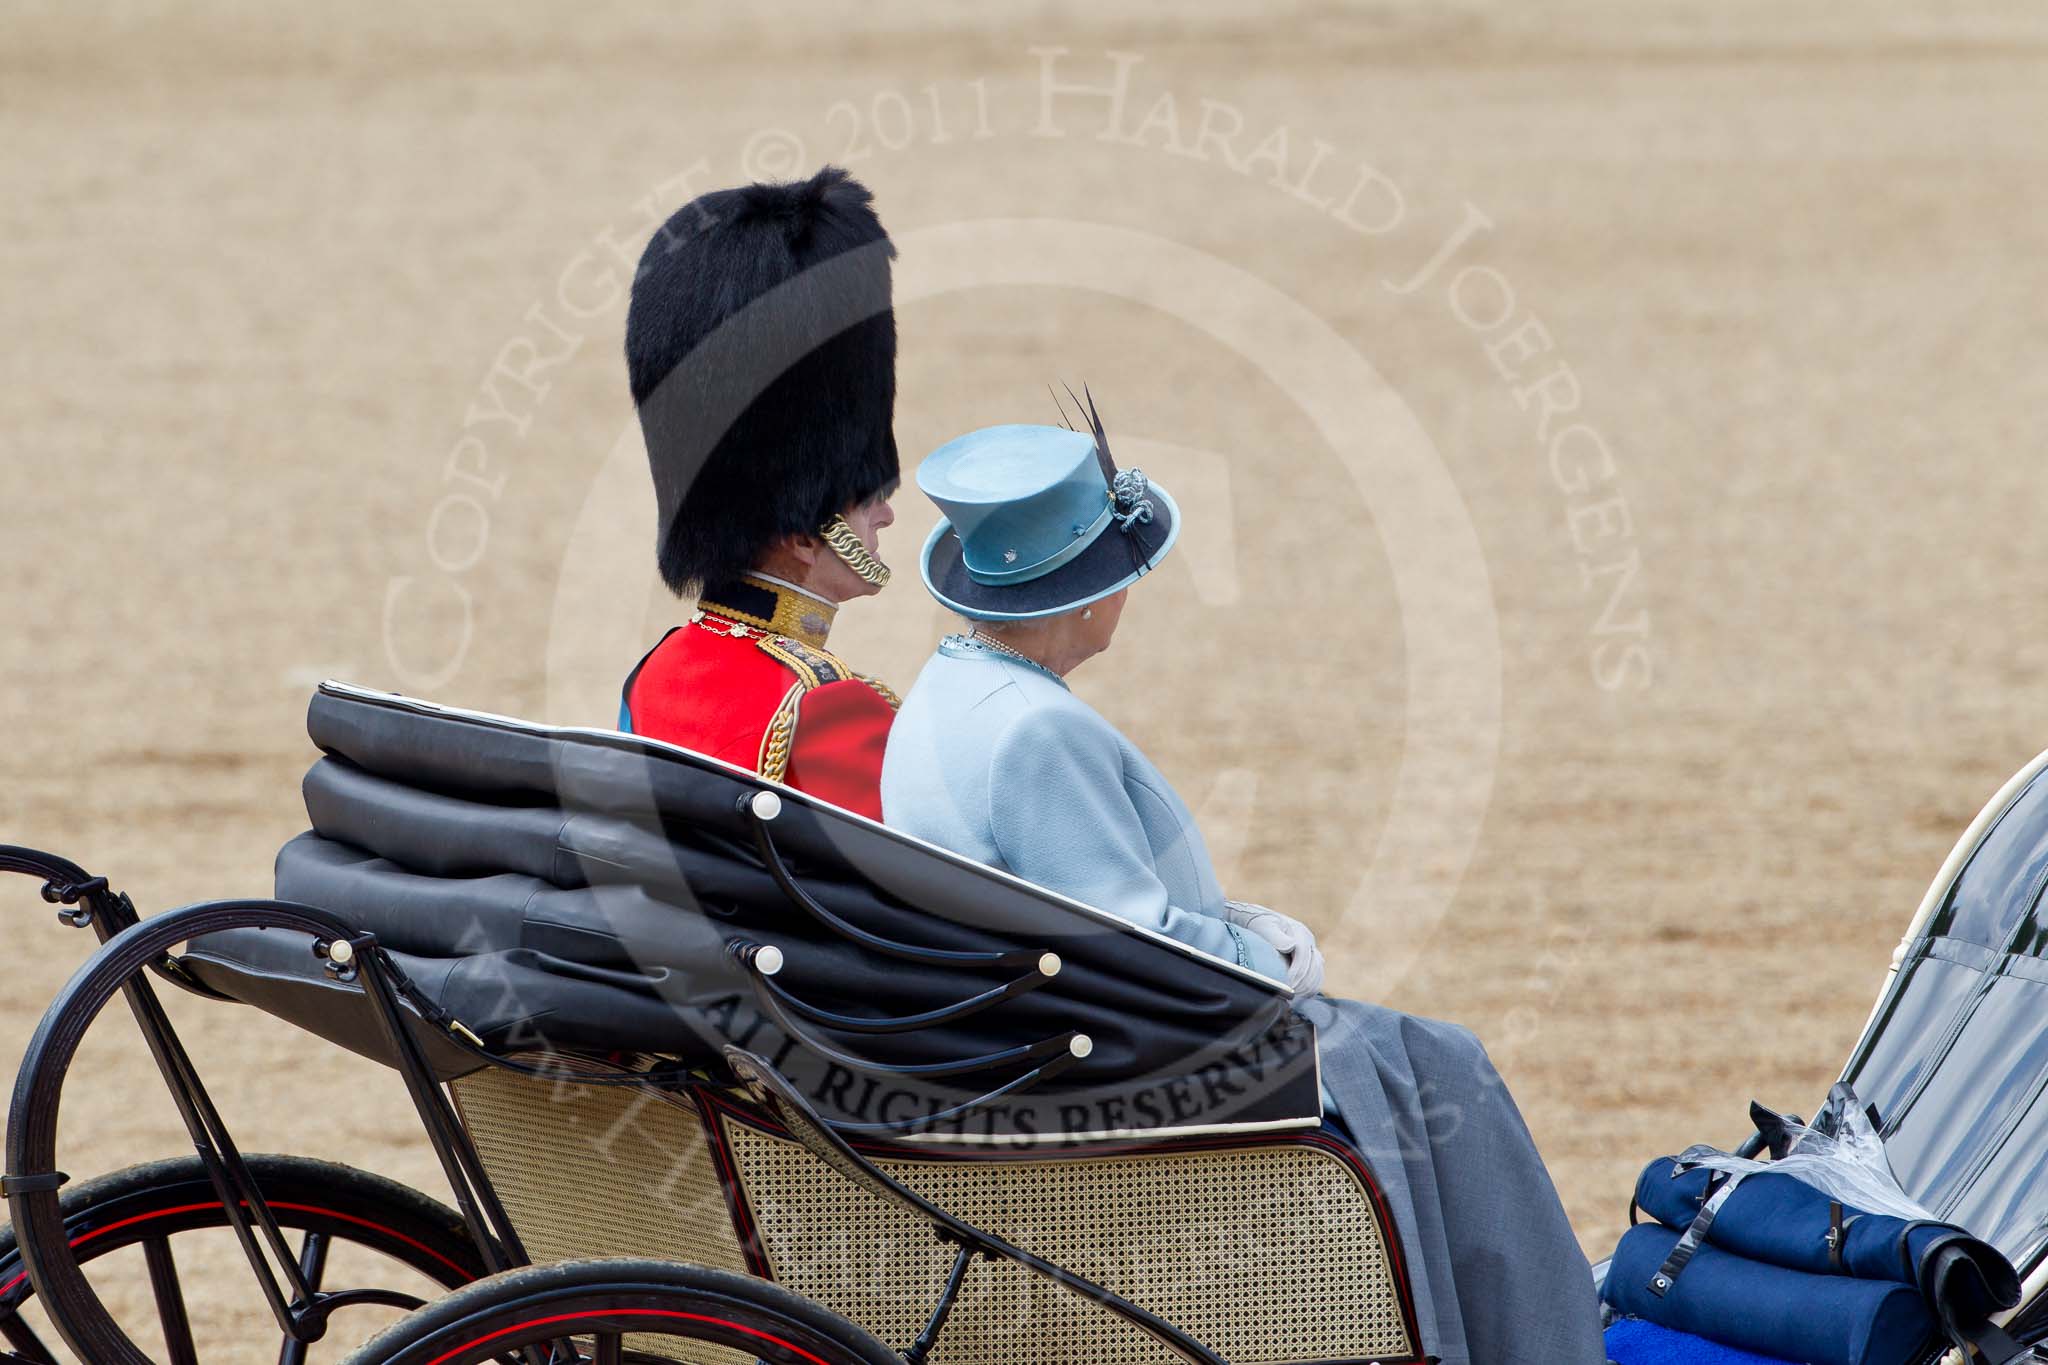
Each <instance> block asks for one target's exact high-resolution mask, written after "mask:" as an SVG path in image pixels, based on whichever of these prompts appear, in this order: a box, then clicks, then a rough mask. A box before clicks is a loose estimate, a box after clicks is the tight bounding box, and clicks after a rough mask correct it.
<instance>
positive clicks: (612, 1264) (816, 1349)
mask: <svg viewBox="0 0 2048 1365" xmlns="http://www.w3.org/2000/svg"><path fill="white" fill-rule="evenodd" d="M563 1342H573V1343H574V1344H575V1349H576V1356H575V1357H574V1361H573V1362H572V1361H571V1360H570V1358H569V1357H568V1356H567V1355H566V1353H558V1354H556V1355H555V1356H554V1361H555V1362H556V1365H578V1363H580V1365H628V1362H635V1361H671V1360H684V1361H689V1360H697V1359H700V1358H702V1357H700V1356H699V1355H698V1354H696V1353H692V1352H688V1351H686V1350H685V1349H684V1348H685V1347H687V1346H689V1345H692V1344H695V1345H700V1346H722V1347H727V1348H730V1349H731V1350H736V1351H739V1352H741V1353H742V1354H743V1356H744V1357H745V1358H747V1359H758V1360H761V1361H765V1362H767V1363H768V1365H902V1361H903V1358H902V1357H901V1356H899V1355H897V1354H896V1353H895V1352H893V1351H891V1350H890V1349H889V1348H888V1347H886V1346H884V1345H883V1344H882V1343H881V1342H879V1341H876V1340H875V1339H874V1338H873V1337H871V1336H869V1335H868V1334H867V1333H866V1332H864V1331H862V1330H861V1329H860V1328H858V1327H856V1326H854V1325H853V1324H852V1323H850V1322H848V1321H847V1320H846V1319H845V1318H842V1317H840V1316H839V1315H838V1314H837V1313H834V1312H832V1311H831V1310H829V1309H827V1308H824V1307H821V1306H820V1305H818V1304H815V1303H812V1302H811V1301H810V1300H809V1299H805V1298H801V1297H799V1296H797V1295H795V1294H792V1293H790V1292H789V1291H788V1290H787V1289H784V1288H783V1287H782V1286H780V1285H777V1284H771V1283H769V1282H768V1281H766V1280H757V1279H753V1278H750V1277H749V1276H745V1275H735V1274H732V1273H730V1272H728V1271H723V1270H710V1269H707V1268H705V1267H703V1266H694V1265H680V1264H677V1263H676V1262H673V1261H634V1260H605V1261H563V1262H560V1263H558V1264H555V1265H545V1266H529V1267H526V1268H524V1269H520V1270H508V1271H505V1272H504V1273H503V1274H500V1275H493V1276H491V1277H490V1278H489V1279H487V1280H478V1281H477V1282H476V1283H475V1284H473V1285H470V1286H469V1287H467V1288H465V1289H459V1290H457V1291H456V1292H455V1293H453V1294H450V1295H449V1296H448V1297H447V1298H445V1299H442V1300H440V1301H439V1302H438V1303H435V1304H432V1305H430V1306H429V1307H427V1308H425V1309H423V1310H421V1311H420V1312H417V1313H414V1314H412V1315H411V1316H410V1317H406V1318H403V1319H401V1320H400V1321H399V1322H397V1323H395V1324H394V1325H392V1326H391V1327H389V1328H387V1329H386V1330H385V1331H384V1332H383V1333H381V1334H380V1335H378V1336H377V1337H376V1338H375V1339H374V1340H372V1341H370V1342H369V1343H368V1344H367V1345H365V1346H364V1347H363V1348H362V1350H360V1351H358V1352H357V1353H356V1354H355V1355H352V1356H350V1357H349V1359H348V1365H485V1363H486V1362H490V1363H491V1365H496V1363H497V1362H500V1361H506V1360H516V1359H535V1358H537V1359H540V1360H547V1359H548V1358H549V1356H548V1350H549V1349H550V1348H551V1346H552V1345H553V1344H556V1343H563ZM523 1348H531V1352H532V1354H522V1350H523ZM709 1358H711V1359H730V1358H731V1357H730V1356H728V1355H725V1354H723V1353H720V1354H715V1355H712V1356H710V1357H709Z"/></svg>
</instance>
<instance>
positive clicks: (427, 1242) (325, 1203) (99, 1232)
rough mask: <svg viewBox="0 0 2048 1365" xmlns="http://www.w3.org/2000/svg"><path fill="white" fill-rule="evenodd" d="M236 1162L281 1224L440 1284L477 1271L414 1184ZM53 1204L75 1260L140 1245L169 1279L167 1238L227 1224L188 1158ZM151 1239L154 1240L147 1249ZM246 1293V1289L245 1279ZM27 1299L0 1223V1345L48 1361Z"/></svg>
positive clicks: (336, 1170)
mask: <svg viewBox="0 0 2048 1365" xmlns="http://www.w3.org/2000/svg"><path fill="white" fill-rule="evenodd" d="M246 1159H247V1162H248V1165H249V1170H250V1173H251V1175H253V1176H254V1177H255V1180H256V1184H257V1187H258V1188H259V1189H261V1190H262V1191H263V1195H264V1198H265V1200H266V1201H268V1202H269V1204H270V1207H271V1210H272V1212H273V1213H274V1214H275V1215H276V1217H277V1221H278V1223H279V1225H280V1226H281V1227H283V1228H284V1229H286V1230H288V1231H294V1232H302V1233H306V1234H309V1235H312V1236H314V1237H318V1238H321V1239H324V1241H325V1242H326V1243H328V1244H332V1243H347V1244H352V1245H355V1246H360V1247H367V1248H369V1249H370V1250H372V1251H376V1252H379V1253H381V1254H382V1255H384V1256H387V1257H389V1258H391V1259H392V1260H394V1261H397V1262H399V1263H400V1264H402V1265H404V1266H406V1267H408V1268H409V1269H411V1270H413V1271H416V1272H418V1273H419V1274H421V1275H423V1276H425V1277H427V1278H428V1279H430V1280H432V1281H433V1282H434V1283H435V1284H438V1285H440V1286H442V1287H443V1288H447V1289H453V1288H455V1287H457V1286H459V1285H464V1284H468V1283H469V1282H470V1281H472V1280H475V1279H477V1278H478V1277H480V1276H481V1275H482V1274H483V1273H484V1266H483V1262H482V1260H481V1259H480V1258H479V1257H478V1256H477V1253H476V1248H475V1246H474V1245H472V1244H471V1242H470V1240H469V1235H468V1233H467V1232H466V1231H465V1230H464V1229H463V1225H462V1219H461V1216H460V1215H458V1214H457V1213H456V1212H455V1211H454V1210H453V1209H450V1208H448V1207H447V1206H446V1205H443V1204H441V1203H438V1202H436V1201H435V1200H433V1199H430V1198H428V1197H427V1196H426V1195H424V1194H421V1193H420V1192H419V1191H417V1190H414V1189H410V1188H408V1187H407V1186H404V1185H401V1184H399V1183H398V1182H397V1181H395V1180H387V1179H385V1178H384V1177H383V1176H378V1175H372V1174H370V1173H369V1172H367V1171H359V1170H356V1169H354V1168H353V1167H349V1166H340V1165H336V1164H334V1163H333V1162H327V1161H315V1160H313V1159H311V1158H308V1157H296V1156H269V1155H261V1154H258V1155H252V1156H249V1157H247V1158H246ZM61 1208H62V1210H63V1217H64V1231H65V1234H66V1235H67V1237H68V1238H69V1239H70V1243H71V1247H72V1251H73V1254H74V1255H75V1256H76V1257H77V1258H78V1260H79V1261H80V1263H82V1264H83V1263H89V1262H91V1261H93V1260H96V1259H98V1258H99V1257H102V1256H105V1255H107V1254H108V1253H110V1252H114V1251H118V1250H120V1249H122V1248H124V1247H131V1246H136V1245H141V1246H143V1248H144V1253H145V1255H146V1256H161V1257H162V1258H163V1260H162V1264H164V1265H167V1266H170V1267H172V1270H171V1275H172V1281H171V1283H172V1285H173V1286H175V1283H176V1281H175V1274H176V1272H175V1264H176V1262H175V1258H174V1257H173V1256H171V1255H169V1254H168V1252H167V1250H166V1249H168V1248H169V1247H171V1246H173V1245H174V1242H173V1239H174V1238H175V1237H176V1236H177V1235H178V1234H180V1233H185V1232H191V1231H194V1230H197V1229H204V1228H223V1227H226V1226H227V1219H226V1214H225V1210H224V1209H223V1208H222V1206H221V1202H220V1198H219V1196H218V1195H216V1194H215V1193H214V1189H213V1184H212V1182H211V1181H209V1180H208V1179H207V1177H206V1171H205V1168H204V1167H202V1166H201V1165H200V1162H199V1158H198V1157H197V1156H188V1157H177V1158H173V1159H171V1160H169V1161H152V1162H148V1163H146V1164H144V1165H140V1166H130V1167H128V1168H126V1169H125V1170H120V1171H115V1172H113V1173H112V1174H109V1175H103V1176H100V1177H98V1178H97V1179H94V1180H89V1181H86V1182H85V1183H83V1184H81V1185H78V1186H76V1187H75V1188H72V1189H68V1190H66V1191H64V1193H63V1196H62V1200H61ZM152 1242H154V1243H157V1244H158V1246H157V1247H156V1248H152V1247H151V1246H150V1245H149V1244H150V1243H152ZM245 1273H246V1272H245ZM249 1292H250V1293H251V1294H252V1295H254V1294H256V1292H257V1290H256V1286H255V1284H254V1282H251V1283H250V1284H249ZM34 1297H35V1287H34V1286H33V1285H32V1284H30V1283H29V1281H28V1276H27V1273H26V1271H25V1270H24V1269H23V1267H22V1260H21V1254H20V1248H19V1247H17V1246H16V1244H15V1235H14V1229H13V1228H12V1227H10V1226H5V1225H0V1342H4V1343H5V1344H6V1346H7V1347H8V1348H10V1349H12V1350H14V1351H15V1352H17V1353H19V1354H21V1355H22V1356H24V1357H25V1358H26V1359H28V1360H31V1361H39V1360H48V1359H51V1358H53V1357H52V1349H51V1345H50V1344H49V1343H47V1342H44V1341H43V1340H42V1339H41V1337H40V1336H39V1335H38V1334H37V1333H36V1331H35V1329H34V1328H33V1327H31V1326H30V1325H29V1324H28V1322H27V1321H26V1320H24V1319H23V1318H21V1317H20V1316H18V1313H19V1310H20V1309H21V1308H22V1307H23V1306H24V1305H25V1304H27V1303H28V1302H29V1301H30V1300H32V1299H33V1298H34ZM165 1303H166V1300H165V1297H164V1296H163V1295H162V1294H161V1293H160V1294H159V1295H158V1308H159V1322H160V1323H162V1324H163V1325H164V1327H165V1329H166V1334H167V1336H166V1349H167V1350H170V1351H171V1353H172V1355H173V1356H175V1355H176V1353H177V1352H176V1348H174V1347H171V1346H170V1344H169V1338H170V1334H171V1333H174V1332H176V1331H177V1329H176V1328H175V1327H174V1326H172V1325H171V1324H170V1323H168V1322H165V1321H164V1316H163V1315H164V1313H165V1312H166V1311H182V1307H180V1309H178V1310H166V1307H165ZM345 1311H346V1310H344V1312H345ZM336 1326H337V1330H338V1331H346V1330H347V1319H346V1317H337V1318H336ZM359 1330H360V1329H359ZM188 1338H189V1333H188Z"/></svg>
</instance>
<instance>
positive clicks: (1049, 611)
mask: <svg viewBox="0 0 2048 1365" xmlns="http://www.w3.org/2000/svg"><path fill="white" fill-rule="evenodd" d="M1148 496H1150V497H1151V499H1152V520H1151V521H1149V522H1144V523H1140V524H1138V525H1134V526H1133V527H1131V529H1130V530H1128V531H1125V530H1123V529H1121V528H1120V527H1118V526H1117V525H1116V524H1115V523H1114V522H1112V523H1111V524H1110V525H1108V526H1105V527H1104V528H1103V529H1102V531H1101V532H1100V533H1098V534H1097V535H1096V537H1095V539H1094V541H1092V542H1091V543H1090V544H1089V546H1088V548H1087V549H1085V550H1083V551H1081V553H1080V554H1078V555H1075V556H1074V557H1073V558H1072V559H1070V560H1068V561H1067V562H1066V563H1064V564H1062V565H1060V566H1059V567H1058V568H1056V569H1054V570H1052V571H1051V572H1050V573H1047V574H1044V575H1042V576H1040V577H1038V578H1031V579H1026V580H1025V581H1024V582H1021V583H982V582H978V581H976V580H975V578H974V577H973V576H972V575H971V574H969V573H968V572H967V565H966V562H965V560H964V559H963V558H962V550H961V545H960V537H959V536H958V535H957V534H956V533H955V532H954V530H953V524H952V523H951V522H949V521H947V520H946V519H945V518H944V517H941V518H940V519H939V524H938V525H937V526H935V527H933V528H932V533H931V536H930V538H929V539H927V540H926V541H925V543H924V554H923V562H922V564H921V567H922V569H923V571H924V585H925V587H926V588H927V589H929V590H930V592H931V595H932V596H933V597H935V598H937V599H938V600H939V605H941V606H943V607H945V608H946V609H947V610H949V611H955V612H958V613H959V614H960V615H962V616H967V617H972V618H974V619H975V620H980V621H1028V620H1032V619H1034V618H1037V617H1043V616H1059V615H1062V614H1064V613H1066V612H1070V611H1075V610H1078V609H1079V608H1081V607H1085V606H1087V605H1088V604H1089V603H1090V602H1099V601H1101V600H1102V599H1103V598H1105V597H1108V596H1109V595H1110V594H1111V593H1114V592H1119V591H1121V590H1122V589H1124V588H1127V587H1129V586H1130V585H1131V584H1133V583H1135V582H1137V581H1138V580H1139V579H1140V578H1142V577H1144V576H1145V575H1146V574H1148V573H1150V572H1152V570H1153V569H1155V568H1157V567H1158V566H1159V561H1161V560H1162V559H1165V558H1166V555H1167V552H1168V551H1169V550H1171V549H1172V548H1173V544H1174V542H1175V541H1176V540H1178V539H1179V538H1180V508H1179V507H1178V506H1177V505H1176V504H1175V503H1174V501H1173V498H1172V497H1171V496H1170V495H1169V494H1168V493H1167V491H1166V490H1165V489H1163V488H1161V487H1160V486H1159V485H1158V484H1157V483H1154V484H1152V486H1151V487H1150V489H1149V490H1148Z"/></svg>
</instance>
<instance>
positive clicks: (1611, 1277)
mask: <svg viewBox="0 0 2048 1365" xmlns="http://www.w3.org/2000/svg"><path fill="white" fill-rule="evenodd" d="M1716 1221H1717V1222H1718V1221H1719V1220H1716ZM1678 1237H1679V1234H1678V1232H1677V1231H1676V1230H1675V1229H1672V1228H1668V1227H1665V1226H1663V1225H1662V1224H1661V1223H1644V1224H1642V1225H1641V1226H1639V1227H1633V1228H1630V1229H1629V1230H1628V1232H1627V1233H1626V1234H1624V1235H1623V1237H1622V1239H1621V1245H1619V1246H1617V1247H1616V1248H1615V1249H1614V1261H1613V1263H1612V1264H1611V1265H1610V1266H1609V1267H1608V1270H1607V1283H1606V1287H1605V1288H1604V1289H1603V1290H1602V1297H1604V1298H1605V1299H1606V1300H1607V1302H1608V1303H1609V1304H1611V1305H1612V1306H1613V1307H1614V1309H1615V1310H1616V1311H1617V1312H1620V1313H1625V1314H1627V1315H1628V1316H1630V1317H1638V1318H1647V1319H1648V1320H1649V1321H1651V1322H1654V1323H1657V1324H1659V1325H1661V1326H1664V1327H1670V1328H1673V1329H1675V1330H1677V1331H1681V1332H1691V1333H1694V1334H1695V1335H1698V1336H1703V1337H1709V1338H1712V1339H1713V1340H1715V1341H1719V1342H1724V1343H1726V1344H1727V1345H1730V1346H1738V1347H1741V1348H1742V1349H1743V1350H1745V1351H1754V1352H1756V1353H1758V1354H1759V1355H1768V1356H1777V1357H1779V1358H1781V1359H1785V1360H1798V1361H1805V1362H1809V1365H1907V1362H1909V1361H1910V1360H1912V1359H1913V1357H1914V1356H1915V1355H1917V1354H1918V1353H1919V1352H1920V1351H1921V1350H1922V1349H1923V1348H1924V1347H1925V1346H1926V1345H1927V1344H1928V1343H1929V1342H1930V1341H1931V1340H1933V1338H1934V1334H1935V1323H1934V1316H1933V1314H1932V1313H1930V1312H1929V1311H1928V1308H1927V1305H1926V1304H1925V1303H1923V1302H1922V1301H1921V1298H1920V1292H1919V1290H1917V1289H1915V1288H1912V1287H1911V1286H1908V1285H1904V1284H1899V1283H1896V1282H1891V1281H1885V1280H1874V1279H1873V1280H1859V1279H1852V1278H1850V1277H1847V1276H1843V1275H1816V1274H1812V1273H1810V1272H1807V1271H1803V1270H1787V1269H1785V1268H1784V1267H1782V1266H1774V1265H1766V1264H1763V1263H1762V1262H1759V1261H1753V1260H1750V1259H1748V1258H1746V1257H1743V1256H1737V1255H1733V1254H1730V1253H1728V1252H1725V1251H1719V1250H1716V1249H1715V1248H1714V1247H1713V1246H1712V1245H1708V1246H1703V1247H1701V1248H1700V1249H1699V1251H1698V1253H1697V1254H1695V1255H1694V1256H1693V1258H1692V1260H1691V1261H1690V1262H1689V1263H1688V1264H1687V1265H1686V1267H1685V1270H1684V1273H1683V1274H1681V1275H1679V1276H1678V1277H1677V1279H1676V1280H1675V1281H1673V1283H1672V1285H1671V1288H1670V1289H1669V1290H1667V1291H1666V1292H1665V1294H1664V1295H1663V1296H1662V1297H1661V1298H1660V1297H1659V1296H1657V1295H1656V1294H1654V1293H1652V1292H1651V1291H1650V1280H1651V1277H1653V1276H1654V1275H1656V1274H1657V1271H1658V1268H1659V1267H1660V1266H1662V1265H1663V1264H1664V1258H1665V1257H1667V1256H1669V1255H1670V1254H1671V1248H1672V1247H1673V1246H1675V1245H1677V1243H1678Z"/></svg>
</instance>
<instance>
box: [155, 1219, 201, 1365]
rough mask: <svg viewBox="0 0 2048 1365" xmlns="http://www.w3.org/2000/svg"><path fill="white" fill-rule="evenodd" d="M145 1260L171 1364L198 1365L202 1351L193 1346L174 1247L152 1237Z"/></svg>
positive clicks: (190, 1326)
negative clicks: (173, 1252)
mask: <svg viewBox="0 0 2048 1365" xmlns="http://www.w3.org/2000/svg"><path fill="white" fill-rule="evenodd" d="M142 1255H143V1259H144V1260H146V1261H148V1262H149V1288H150V1291H151V1292H152V1293H154V1294H155V1295H156V1316H157V1321H158V1322H160V1323H162V1324H163V1329H164V1350H165V1351H166V1352H167V1353H168V1354H169V1356H170V1358H171V1365H199V1352H198V1351H197V1350H195V1349H194V1348H193V1345H192V1322H191V1320H190V1319H189V1318H187V1317H186V1316H185V1291H184V1290H183V1289H182V1288H180V1287H179V1285H178V1263H177V1261H176V1260H175V1259H173V1258H172V1256H171V1244H170V1242H168V1241H167V1240H165V1239H164V1238H162V1237H152V1238H150V1239H149V1240H147V1241H145V1242H144V1243H143V1244H142Z"/></svg>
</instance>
